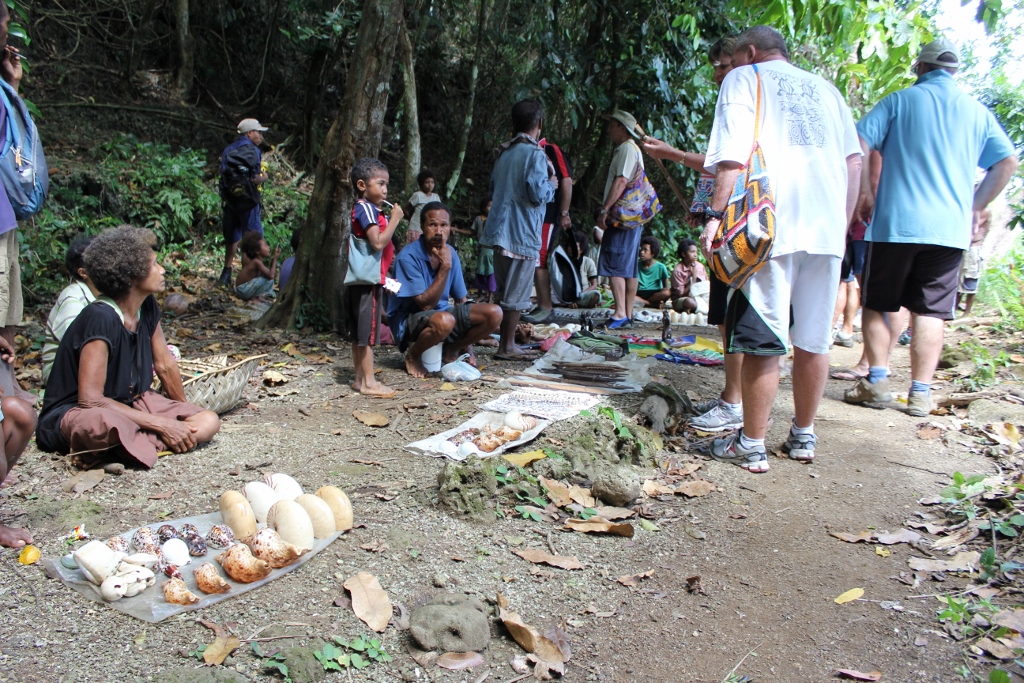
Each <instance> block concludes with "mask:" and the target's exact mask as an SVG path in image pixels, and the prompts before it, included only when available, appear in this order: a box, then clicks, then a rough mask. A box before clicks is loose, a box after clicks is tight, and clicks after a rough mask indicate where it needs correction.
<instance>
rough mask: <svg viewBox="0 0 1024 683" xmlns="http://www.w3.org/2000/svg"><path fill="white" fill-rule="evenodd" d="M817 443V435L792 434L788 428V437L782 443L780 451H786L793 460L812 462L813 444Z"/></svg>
mask: <svg viewBox="0 0 1024 683" xmlns="http://www.w3.org/2000/svg"><path fill="white" fill-rule="evenodd" d="M817 443H818V437H817V436H815V435H814V434H794V433H793V430H792V429H791V430H789V438H788V439H786V443H784V444H782V452H783V453H788V454H789V457H790V458H792V459H793V460H799V461H800V462H812V461H813V460H814V446H815V445H816V444H817Z"/></svg>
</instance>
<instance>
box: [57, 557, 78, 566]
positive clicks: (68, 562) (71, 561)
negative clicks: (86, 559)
mask: <svg viewBox="0 0 1024 683" xmlns="http://www.w3.org/2000/svg"><path fill="white" fill-rule="evenodd" d="M60 564H61V566H63V567H67V568H68V569H78V563H77V562H75V558H74V556H73V555H72V554H71V553H68V554H67V555H65V556H64V557H62V558H60Z"/></svg>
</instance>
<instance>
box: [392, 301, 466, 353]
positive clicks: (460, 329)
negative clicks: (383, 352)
mask: <svg viewBox="0 0 1024 683" xmlns="http://www.w3.org/2000/svg"><path fill="white" fill-rule="evenodd" d="M472 305H473V304H455V305H454V306H452V307H451V308H449V309H448V310H447V311H418V312H416V313H413V314H412V315H410V316H409V317H408V318H406V319H405V336H404V337H402V339H401V341H400V342H399V345H398V348H399V350H400V351H405V350H406V349H407V348H409V347H410V346H412V345H413V344H415V343H416V339H417V338H418V337H419V336H420V333H421V332H423V330H424V329H425V328H426V327H427V325H429V324H430V319H431V318H432V317H433V316H434V314H435V313H450V314H452V315H453V316H455V326H454V327H453V328H452V331H451V332H450V333H449V334H448V338H447V339H445V340H444V341H445V343H446V344H450V343H452V342H455V341H458V340H460V339H462V338H463V337H465V336H466V334H467V333H468V332H469V329H470V328H471V327H473V323H472V321H471V320H470V318H469V313H470V306H472Z"/></svg>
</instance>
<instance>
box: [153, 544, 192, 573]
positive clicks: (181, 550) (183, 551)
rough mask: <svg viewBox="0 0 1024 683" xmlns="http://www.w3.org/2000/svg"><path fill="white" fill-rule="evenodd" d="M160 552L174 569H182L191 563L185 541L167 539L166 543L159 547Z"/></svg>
mask: <svg viewBox="0 0 1024 683" xmlns="http://www.w3.org/2000/svg"><path fill="white" fill-rule="evenodd" d="M160 550H161V552H163V554H164V557H166V558H167V561H168V562H169V563H170V564H173V565H174V566H175V567H184V566H185V565H186V564H188V563H189V562H191V561H192V558H191V557H190V556H189V552H188V545H187V544H186V543H185V541H183V540H181V539H180V538H171V539H168V540H167V542H166V543H164V544H163V545H162V546H160Z"/></svg>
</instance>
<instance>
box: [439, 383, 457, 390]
mask: <svg viewBox="0 0 1024 683" xmlns="http://www.w3.org/2000/svg"><path fill="white" fill-rule="evenodd" d="M441 391H455V385H454V384H452V383H451V382H442V384H441Z"/></svg>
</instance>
